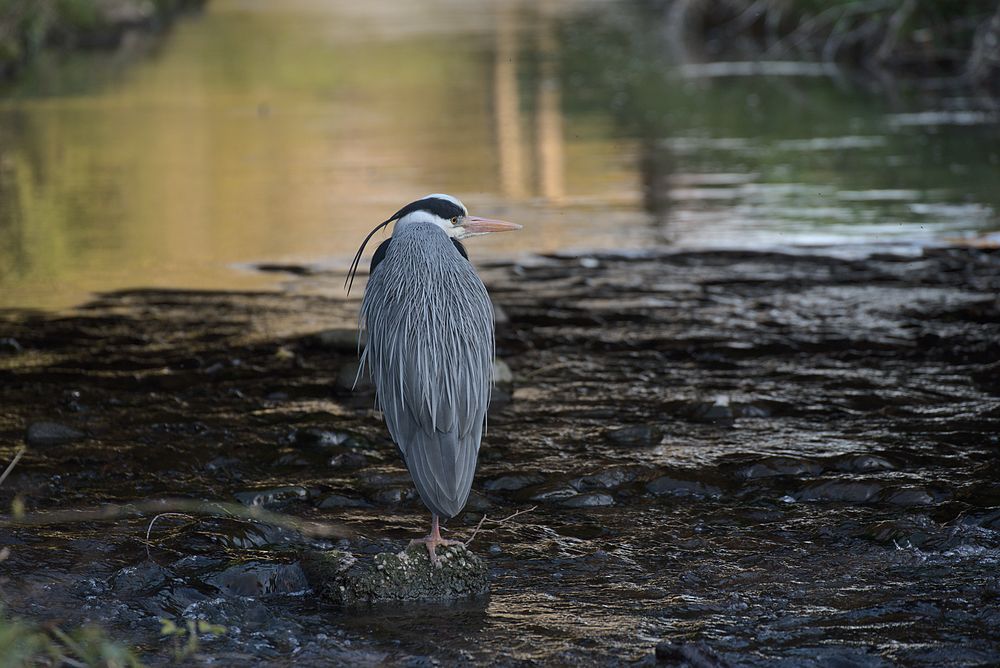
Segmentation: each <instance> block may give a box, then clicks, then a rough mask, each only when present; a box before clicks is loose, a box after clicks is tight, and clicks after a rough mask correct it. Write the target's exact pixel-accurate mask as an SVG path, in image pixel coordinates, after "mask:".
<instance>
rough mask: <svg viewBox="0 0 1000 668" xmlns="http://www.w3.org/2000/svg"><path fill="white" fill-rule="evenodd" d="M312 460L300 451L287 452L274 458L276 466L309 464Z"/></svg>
mask: <svg viewBox="0 0 1000 668" xmlns="http://www.w3.org/2000/svg"><path fill="white" fill-rule="evenodd" d="M309 464H311V462H310V461H309V460H308V459H306V458H305V457H303V456H302V455H301V454H299V453H298V452H286V453H284V454H282V455H279V456H278V458H277V459H275V460H274V465H275V466H309Z"/></svg>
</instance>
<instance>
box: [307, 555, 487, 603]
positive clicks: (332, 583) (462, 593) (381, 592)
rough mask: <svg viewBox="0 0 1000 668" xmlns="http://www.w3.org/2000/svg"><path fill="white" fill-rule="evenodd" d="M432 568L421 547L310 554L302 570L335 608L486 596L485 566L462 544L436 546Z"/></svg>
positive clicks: (310, 582) (313, 586) (319, 592)
mask: <svg viewBox="0 0 1000 668" xmlns="http://www.w3.org/2000/svg"><path fill="white" fill-rule="evenodd" d="M437 554H438V556H439V557H440V559H441V565H440V567H435V566H434V565H433V564H432V563H431V560H430V557H429V555H428V554H427V549H426V548H425V547H424V546H423V545H414V546H413V547H410V548H407V549H406V550H403V551H402V552H399V553H396V554H393V553H391V552H380V553H379V554H376V555H374V556H373V557H357V556H355V555H353V554H351V553H349V552H345V551H343V550H325V551H315V552H309V553H307V554H305V555H304V556H303V559H302V569H303V571H304V572H305V574H306V579H307V580H308V581H309V584H310V586H311V587H312V588H313V589H314V590H315V591H316V592H317V593H318V594H319V595H320V596H321V597H322V598H323V599H324V600H326V601H327V602H329V603H335V604H339V605H355V604H365V603H381V602H387V601H449V600H456V599H464V598H474V597H477V596H483V595H485V594H487V593H489V567H488V566H487V565H486V562H484V561H483V560H482V559H480V558H479V557H477V556H476V555H475V554H473V553H472V552H470V551H469V550H468V549H466V547H465V546H464V545H452V546H449V547H440V548H438V550H437Z"/></svg>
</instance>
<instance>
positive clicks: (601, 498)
mask: <svg viewBox="0 0 1000 668" xmlns="http://www.w3.org/2000/svg"><path fill="white" fill-rule="evenodd" d="M559 505H560V506H563V507H564V508H601V507H605V506H613V505H615V500H614V497H612V496H611V495H610V494H604V493H601V492H591V493H589V494H580V495H577V496H571V497H569V498H568V499H564V500H562V501H560V502H559Z"/></svg>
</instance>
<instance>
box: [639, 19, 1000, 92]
mask: <svg viewBox="0 0 1000 668" xmlns="http://www.w3.org/2000/svg"><path fill="white" fill-rule="evenodd" d="M640 4H643V5H645V6H646V7H649V4H648V3H646V2H643V1H642V0H640ZM659 9H660V11H661V13H662V15H663V16H664V17H665V18H666V20H667V21H668V22H670V23H671V24H672V26H671V27H672V28H673V29H674V30H675V31H678V32H675V34H679V33H685V34H686V36H687V37H689V38H690V37H692V36H693V37H695V38H696V39H701V40H702V43H703V45H704V47H705V48H706V51H708V52H710V53H712V52H714V53H715V55H720V54H726V53H729V52H731V51H732V50H734V47H735V50H736V51H742V52H743V53H742V55H744V56H747V55H749V56H751V57H752V56H753V55H755V54H754V53H753V50H754V48H753V47H750V48H749V49H748V48H747V47H748V45H751V44H753V45H756V48H757V49H758V50H759V51H758V54H760V53H762V54H763V55H764V56H766V57H781V58H788V57H793V58H795V57H797V58H809V59H822V60H841V61H849V62H856V63H861V64H864V65H878V66H879V67H883V68H890V69H901V70H907V71H910V72H913V73H915V74H920V75H941V74H946V75H950V74H964V75H970V76H973V78H975V79H976V80H978V81H981V80H983V79H985V78H987V77H989V76H991V75H994V74H996V73H997V69H998V65H1000V64H998V63H997V54H996V49H995V46H993V45H995V44H996V42H997V40H998V39H1000V2H998V1H997V0H704V1H695V0H675V1H674V2H671V3H666V4H661V5H660V6H659ZM692 33H693V35H692ZM748 51H749V53H748ZM984 57H985V59H986V60H988V61H989V62H988V63H984V62H982V61H983V59H984ZM984 64H985V65H987V66H986V67H984Z"/></svg>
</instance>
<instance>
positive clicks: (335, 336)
mask: <svg viewBox="0 0 1000 668" xmlns="http://www.w3.org/2000/svg"><path fill="white" fill-rule="evenodd" d="M313 342H314V343H315V344H317V345H318V346H321V347H323V348H329V349H330V350H335V351H337V352H341V353H351V354H354V355H356V354H357V353H358V350H359V348H358V330H357V329H354V328H346V327H342V328H335V329H325V330H323V331H322V332H317V333H316V334H314V335H313Z"/></svg>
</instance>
